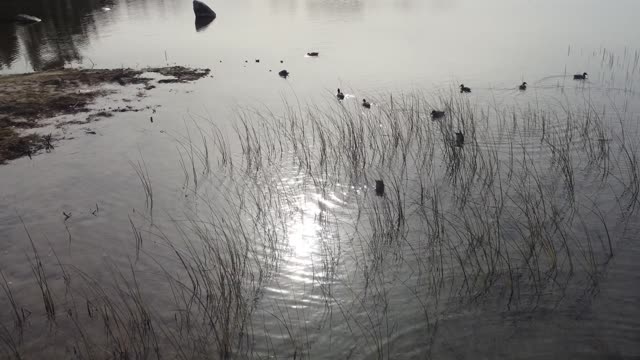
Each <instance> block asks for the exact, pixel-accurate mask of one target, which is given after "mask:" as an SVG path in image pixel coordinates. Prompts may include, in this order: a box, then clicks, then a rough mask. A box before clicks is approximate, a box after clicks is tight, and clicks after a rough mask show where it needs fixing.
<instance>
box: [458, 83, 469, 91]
mask: <svg viewBox="0 0 640 360" xmlns="http://www.w3.org/2000/svg"><path fill="white" fill-rule="evenodd" d="M460 92H461V93H470V92H471V89H470V88H468V87H466V86H464V84H460Z"/></svg>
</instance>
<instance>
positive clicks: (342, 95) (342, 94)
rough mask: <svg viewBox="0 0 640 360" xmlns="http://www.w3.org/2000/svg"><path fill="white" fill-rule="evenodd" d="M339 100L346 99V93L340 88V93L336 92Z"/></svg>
mask: <svg viewBox="0 0 640 360" xmlns="http://www.w3.org/2000/svg"><path fill="white" fill-rule="evenodd" d="M336 97H337V98H338V100H344V93H343V92H342V91H340V89H338V93H337V94H336Z"/></svg>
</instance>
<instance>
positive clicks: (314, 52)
mask: <svg viewBox="0 0 640 360" xmlns="http://www.w3.org/2000/svg"><path fill="white" fill-rule="evenodd" d="M318 55H320V53H319V52H317V51H312V52H308V53H307V56H318Z"/></svg>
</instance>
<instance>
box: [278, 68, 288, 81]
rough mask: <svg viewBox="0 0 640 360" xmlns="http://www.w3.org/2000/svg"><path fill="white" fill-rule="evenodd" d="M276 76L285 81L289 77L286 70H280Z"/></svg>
mask: <svg viewBox="0 0 640 360" xmlns="http://www.w3.org/2000/svg"><path fill="white" fill-rule="evenodd" d="M278 75H280V76H281V77H283V78H285V79H286V78H287V76H289V72H288V71H287V70H281V71H280V72H279V73H278Z"/></svg>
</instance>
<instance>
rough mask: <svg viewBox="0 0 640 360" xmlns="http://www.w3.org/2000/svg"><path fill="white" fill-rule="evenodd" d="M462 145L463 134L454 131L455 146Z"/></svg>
mask: <svg viewBox="0 0 640 360" xmlns="http://www.w3.org/2000/svg"><path fill="white" fill-rule="evenodd" d="M462 145H464V134H463V133H462V132H461V131H458V132H456V146H462Z"/></svg>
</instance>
